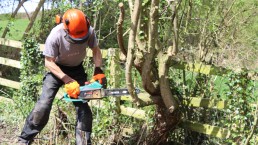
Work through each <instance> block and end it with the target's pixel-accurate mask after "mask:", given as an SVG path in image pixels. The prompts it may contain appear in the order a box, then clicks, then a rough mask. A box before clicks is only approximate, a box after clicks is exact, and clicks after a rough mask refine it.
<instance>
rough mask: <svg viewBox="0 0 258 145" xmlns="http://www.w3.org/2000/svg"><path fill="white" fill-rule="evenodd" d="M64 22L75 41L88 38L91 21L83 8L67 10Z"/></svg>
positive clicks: (63, 18)
mask: <svg viewBox="0 0 258 145" xmlns="http://www.w3.org/2000/svg"><path fill="white" fill-rule="evenodd" d="M62 22H63V24H64V29H65V30H66V31H67V33H68V35H69V37H70V39H72V40H74V41H84V40H86V39H87V38H88V31H89V27H90V22H89V20H88V18H87V16H86V15H85V14H84V13H83V12H82V11H81V10H78V9H69V10H67V11H66V12H65V13H64V15H63V16H62Z"/></svg>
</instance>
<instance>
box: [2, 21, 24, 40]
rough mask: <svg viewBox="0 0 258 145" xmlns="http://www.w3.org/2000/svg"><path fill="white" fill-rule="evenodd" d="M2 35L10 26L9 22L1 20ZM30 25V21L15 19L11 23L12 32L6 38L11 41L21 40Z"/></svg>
mask: <svg viewBox="0 0 258 145" xmlns="http://www.w3.org/2000/svg"><path fill="white" fill-rule="evenodd" d="M0 22H1V23H0V35H2V34H3V31H4V29H5V27H6V25H7V24H8V20H1V19H0ZM28 24H29V20H28V19H14V20H12V21H11V24H10V32H9V33H7V35H6V37H5V38H7V39H11V40H21V38H22V35H23V33H24V31H25V29H26V27H27V25H28Z"/></svg>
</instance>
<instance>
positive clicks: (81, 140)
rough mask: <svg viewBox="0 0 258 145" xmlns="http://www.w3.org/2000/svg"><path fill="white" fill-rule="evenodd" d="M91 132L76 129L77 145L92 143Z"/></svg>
mask: <svg viewBox="0 0 258 145" xmlns="http://www.w3.org/2000/svg"><path fill="white" fill-rule="evenodd" d="M90 136H91V132H86V131H82V130H79V129H76V145H91V139H90Z"/></svg>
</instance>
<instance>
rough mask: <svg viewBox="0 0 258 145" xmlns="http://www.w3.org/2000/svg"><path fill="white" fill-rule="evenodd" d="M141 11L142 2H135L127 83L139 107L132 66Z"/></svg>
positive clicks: (127, 66)
mask: <svg viewBox="0 0 258 145" xmlns="http://www.w3.org/2000/svg"><path fill="white" fill-rule="evenodd" d="M140 9H141V2H140V0H135V3H134V10H133V15H132V17H131V18H132V19H131V31H130V34H129V40H128V52H127V59H126V83H127V88H128V91H129V93H130V95H131V96H132V98H133V102H135V103H136V104H137V105H140V102H139V99H138V97H137V95H136V94H135V90H134V86H133V83H132V74H131V71H132V65H133V54H134V48H135V36H136V32H137V24H138V21H139V14H140Z"/></svg>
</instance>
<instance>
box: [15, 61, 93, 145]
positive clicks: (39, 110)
mask: <svg viewBox="0 0 258 145" xmlns="http://www.w3.org/2000/svg"><path fill="white" fill-rule="evenodd" d="M58 66H59V67H60V68H61V70H62V71H63V72H64V73H65V74H67V75H68V76H70V77H71V78H73V79H74V80H76V81H78V83H79V84H80V85H84V83H85V82H86V80H87V75H86V73H85V72H84V68H83V66H82V64H80V65H79V66H76V67H67V66H61V65H58ZM62 85H64V83H63V82H62V81H61V80H60V79H58V78H57V77H56V76H55V75H54V74H52V73H51V72H48V73H47V74H46V75H45V77H44V79H43V88H42V94H41V96H40V98H39V99H38V101H37V103H36V105H35V107H34V109H33V110H32V111H31V113H30V114H29V116H28V117H27V119H26V122H25V125H24V128H23V130H22V133H21V135H20V136H19V138H18V141H19V142H21V143H25V144H29V143H30V142H31V141H32V140H33V138H34V137H35V136H36V135H37V134H38V133H39V132H40V131H41V130H42V129H43V128H44V127H45V125H46V124H47V122H48V120H49V115H50V111H51V108H52V103H53V100H54V98H55V95H56V93H57V92H58V89H59V88H60V87H61V86H62ZM73 104H74V106H75V109H76V113H77V115H76V129H75V135H76V144H77V145H85V144H90V133H91V131H92V112H91V109H90V108H89V106H88V103H87V102H86V103H83V102H74V103H73Z"/></svg>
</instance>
